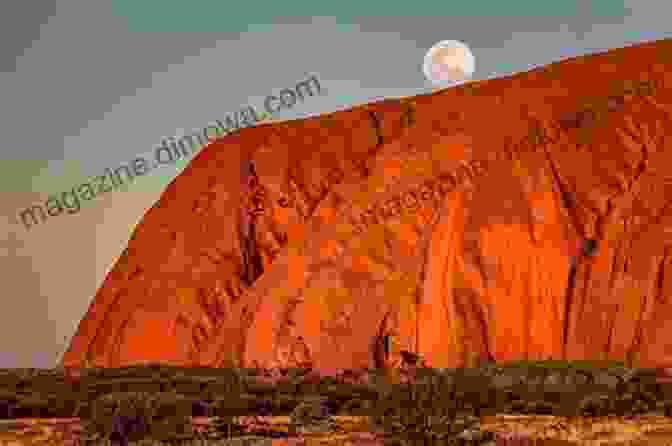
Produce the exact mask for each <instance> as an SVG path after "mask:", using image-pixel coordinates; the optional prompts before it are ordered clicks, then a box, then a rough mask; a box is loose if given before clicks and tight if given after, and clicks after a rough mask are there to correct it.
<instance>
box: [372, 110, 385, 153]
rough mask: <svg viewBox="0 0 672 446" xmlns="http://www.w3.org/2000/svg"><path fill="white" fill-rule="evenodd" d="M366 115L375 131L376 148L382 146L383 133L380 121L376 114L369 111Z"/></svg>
mask: <svg viewBox="0 0 672 446" xmlns="http://www.w3.org/2000/svg"><path fill="white" fill-rule="evenodd" d="M368 113H369V117H370V118H371V122H372V123H373V128H374V130H375V131H376V147H380V146H382V145H383V131H382V126H381V124H380V120H379V119H378V116H376V112H374V111H371V110H369V111H368Z"/></svg>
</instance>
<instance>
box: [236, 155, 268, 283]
mask: <svg viewBox="0 0 672 446" xmlns="http://www.w3.org/2000/svg"><path fill="white" fill-rule="evenodd" d="M246 164H247V165H246V166H245V167H244V169H245V170H244V171H243V191H242V192H243V205H242V209H241V215H240V217H241V220H242V221H241V222H240V224H239V238H240V245H241V255H242V272H241V275H242V277H241V278H242V280H243V282H244V283H245V284H246V285H247V286H248V287H249V286H251V285H252V284H253V283H254V282H255V281H256V280H257V279H258V278H259V276H261V274H262V273H263V266H262V261H261V256H260V254H259V250H258V248H257V245H256V240H255V220H256V218H257V217H256V214H257V211H258V209H257V208H256V207H254V206H256V205H257V203H256V201H255V197H254V196H255V192H256V188H257V185H258V178H257V174H256V172H255V169H254V164H253V163H252V161H249V160H248V161H246ZM251 207H252V208H251Z"/></svg>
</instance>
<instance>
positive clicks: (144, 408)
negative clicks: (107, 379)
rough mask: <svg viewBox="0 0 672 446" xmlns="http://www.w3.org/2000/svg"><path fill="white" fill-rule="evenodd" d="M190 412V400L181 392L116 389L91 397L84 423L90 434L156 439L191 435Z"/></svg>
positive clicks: (128, 438)
mask: <svg viewBox="0 0 672 446" xmlns="http://www.w3.org/2000/svg"><path fill="white" fill-rule="evenodd" d="M190 415H191V401H189V400H187V399H186V398H184V397H183V396H181V395H177V394H170V393H159V394H149V393H145V392H120V393H112V394H108V395H104V396H102V397H100V398H98V399H97V400H95V401H94V402H93V404H92V407H91V412H90V418H89V419H87V420H84V423H85V425H86V431H87V433H88V434H89V435H90V436H92V437H97V438H100V437H103V438H110V437H111V436H112V434H114V435H115V436H120V435H121V436H122V437H123V438H126V439H127V440H129V441H138V440H141V439H143V438H145V437H148V436H149V437H151V438H153V439H159V440H160V439H170V438H175V437H180V436H182V435H189V434H191V429H192V424H191V420H190V418H189V416H190Z"/></svg>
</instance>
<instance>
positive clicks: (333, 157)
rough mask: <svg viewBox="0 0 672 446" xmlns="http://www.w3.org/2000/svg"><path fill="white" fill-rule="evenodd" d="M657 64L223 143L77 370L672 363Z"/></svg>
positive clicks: (81, 335)
mask: <svg viewBox="0 0 672 446" xmlns="http://www.w3.org/2000/svg"><path fill="white" fill-rule="evenodd" d="M666 54H672V40H662V41H658V42H653V43H647V44H642V45H638V46H635V47H629V48H623V49H617V50H612V51H609V52H606V53H602V54H596V55H591V56H586V57H581V58H576V59H571V60H567V61H563V62H559V63H555V64H551V65H549V66H546V67H543V68H538V69H535V70H533V71H530V72H527V73H521V74H517V75H515V76H512V77H509V78H501V79H493V80H488V81H483V82H473V83H471V84H468V85H465V86H461V87H457V88H452V89H449V90H444V91H441V92H438V93H435V94H431V95H424V96H417V97H412V98H406V99H403V100H388V101H382V102H379V103H373V104H368V105H365V106H361V107H356V108H354V109H353V110H349V111H343V112H337V113H332V114H329V115H324V116H321V117H317V118H309V119H305V120H297V121H291V122H286V123H277V124H264V125H260V126H258V127H257V128H253V129H243V130H241V131H240V132H239V133H238V134H236V135H232V136H227V137H225V138H222V139H220V140H218V141H216V142H215V143H213V144H211V145H210V146H208V147H206V148H205V149H204V150H203V151H202V152H201V153H200V154H199V155H198V156H197V157H196V158H195V159H194V160H193V161H192V162H191V163H190V165H189V166H188V167H187V169H186V170H185V171H184V172H183V173H182V174H181V175H180V176H179V177H178V178H177V179H176V180H175V181H174V182H173V183H172V184H171V185H170V186H169V187H168V189H167V190H166V192H165V193H164V194H163V196H162V197H161V199H160V201H159V202H158V203H157V204H156V205H155V206H154V207H153V208H152V209H151V210H150V211H149V212H148V213H147V215H146V216H145V218H144V219H143V221H142V223H141V224H140V225H139V226H138V228H137V229H136V231H135V233H134V235H133V238H132V239H131V241H130V242H129V245H128V248H127V250H126V252H125V253H124V255H123V256H122V258H121V259H120V260H119V261H118V262H117V264H116V265H115V266H114V268H113V270H112V271H111V272H110V274H109V275H108V277H107V278H106V280H105V282H104V283H103V286H102V287H101V288H100V290H99V292H98V294H97V295H96V297H95V299H94V301H93V303H92V304H91V307H90V308H89V311H88V312H87V314H86V316H85V317H84V319H83V320H82V322H81V323H80V327H79V329H78V331H77V334H76V336H75V338H74V339H73V341H72V344H71V346H70V349H69V350H68V352H67V353H66V354H65V356H64V362H65V364H66V365H68V364H77V363H78V362H79V361H81V359H82V358H83V357H84V356H86V355H87V354H88V355H92V356H94V357H95V358H96V360H97V361H98V364H99V365H104V366H117V365H122V364H127V363H131V362H138V361H142V360H161V361H164V360H165V361H173V362H176V363H180V364H185V365H188V364H202V365H213V366H221V365H225V364H227V363H230V362H231V361H233V362H235V363H237V364H239V365H246V366H253V365H258V366H263V367H273V366H279V365H283V366H291V365H298V364H301V363H303V364H313V365H314V366H316V367H317V368H318V369H320V370H323V371H325V372H329V371H335V370H338V369H341V368H359V367H367V366H368V367H370V366H372V365H375V363H376V362H378V363H380V361H381V360H382V361H383V362H386V363H388V364H399V363H400V362H401V356H402V353H401V352H402V351H403V350H406V351H409V352H417V353H419V354H420V355H421V356H422V357H423V358H424V359H425V360H426V361H427V362H428V364H429V365H431V366H434V367H452V366H459V365H465V364H466V361H469V360H470V357H471V356H479V357H485V358H489V357H493V358H495V359H497V360H509V359H520V358H537V359H540V358H548V357H551V358H563V357H566V358H571V359H578V358H595V359H604V358H610V359H618V360H624V359H626V360H632V361H635V362H636V363H637V364H639V365H644V366H652V365H655V366H663V365H667V366H670V365H672V342H671V341H670V339H672V337H671V336H670V334H669V333H667V331H669V329H667V330H666V323H668V325H669V321H670V320H671V319H670V316H672V303H670V301H669V299H668V297H667V296H668V295H670V294H671V293H672V289H671V288H670V284H669V283H668V282H670V281H669V280H666V277H667V276H670V275H669V274H668V275H667V276H666V274H665V273H666V272H667V271H666V270H667V268H668V265H669V264H670V256H669V255H668V254H669V252H670V250H669V246H670V242H672V236H671V235H670V234H672V231H671V230H670V229H667V228H671V227H672V220H670V219H672V212H671V211H670V209H669V203H670V202H671V201H672V186H671V184H672V183H671V182H670V181H669V180H668V177H669V176H670V174H669V173H668V171H669V169H670V167H669V166H671V165H672V164H670V159H669V158H670V147H669V141H666V139H665V136H666V135H667V133H670V132H672V120H671V119H670V112H671V111H672V95H671V94H670V85H671V84H672V74H667V73H672V67H671V66H670V65H671V64H672V62H669V61H668V60H667V59H665V58H664V57H663V56H664V55H666ZM668 139H669V138H668ZM384 336H390V338H388V339H391V340H392V342H391V343H389V345H388V346H387V348H385V349H383V350H385V352H384V354H382V356H381V344H380V340H381V339H383V337H384Z"/></svg>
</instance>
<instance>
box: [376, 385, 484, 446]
mask: <svg viewBox="0 0 672 446" xmlns="http://www.w3.org/2000/svg"><path fill="white" fill-rule="evenodd" d="M457 387H458V386H456V385H455V380H454V379H452V377H451V376H449V375H448V374H438V373H436V374H435V375H434V376H432V377H431V379H430V377H429V376H428V373H427V372H426V373H425V379H423V382H422V383H415V384H404V385H396V386H393V388H391V389H390V390H388V391H387V392H381V393H380V394H379V395H380V396H379V400H378V401H376V402H375V404H374V406H373V410H372V414H371V415H370V416H369V422H370V428H371V430H372V431H374V432H375V431H378V432H380V431H382V432H383V433H384V434H385V435H386V436H390V437H398V438H403V439H406V440H408V441H416V440H422V441H430V442H433V441H439V440H444V439H448V438H451V437H454V436H455V435H457V434H459V433H461V432H462V431H464V430H465V429H468V428H469V427H470V426H471V425H473V424H474V423H475V422H476V421H475V420H477V417H473V416H472V415H471V414H469V413H468V412H465V411H464V410H463V407H462V406H461V404H462V403H463V399H461V398H459V397H458V396H457V394H456V389H457Z"/></svg>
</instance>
